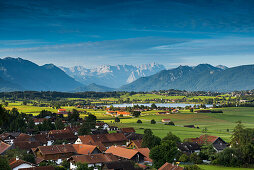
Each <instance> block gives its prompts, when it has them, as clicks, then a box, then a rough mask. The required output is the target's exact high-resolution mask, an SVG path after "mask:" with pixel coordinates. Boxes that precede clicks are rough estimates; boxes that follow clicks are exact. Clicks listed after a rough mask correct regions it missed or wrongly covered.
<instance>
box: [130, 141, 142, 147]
mask: <svg viewBox="0 0 254 170" xmlns="http://www.w3.org/2000/svg"><path fill="white" fill-rule="evenodd" d="M131 142H133V143H134V144H135V145H136V147H137V148H142V146H141V145H142V142H143V140H132V141H131ZM130 144H131V143H130ZM130 144H129V145H130Z"/></svg>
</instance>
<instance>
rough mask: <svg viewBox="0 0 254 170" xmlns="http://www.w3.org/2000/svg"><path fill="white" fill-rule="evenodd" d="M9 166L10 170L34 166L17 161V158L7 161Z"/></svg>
mask: <svg viewBox="0 0 254 170" xmlns="http://www.w3.org/2000/svg"><path fill="white" fill-rule="evenodd" d="M9 165H10V168H11V169H12V170H18V169H21V168H32V167H35V165H33V164H32V163H30V162H26V161H23V160H21V159H19V158H18V157H16V158H14V159H11V160H10V161H9Z"/></svg>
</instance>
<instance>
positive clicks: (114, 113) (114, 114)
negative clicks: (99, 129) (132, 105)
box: [106, 111, 131, 117]
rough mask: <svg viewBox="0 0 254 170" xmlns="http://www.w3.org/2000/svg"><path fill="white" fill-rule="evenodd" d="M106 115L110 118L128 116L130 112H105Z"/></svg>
mask: <svg viewBox="0 0 254 170" xmlns="http://www.w3.org/2000/svg"><path fill="white" fill-rule="evenodd" d="M106 114H109V115H111V116H114V117H117V116H120V115H122V116H130V115H131V113H130V112H124V111H107V112H106Z"/></svg>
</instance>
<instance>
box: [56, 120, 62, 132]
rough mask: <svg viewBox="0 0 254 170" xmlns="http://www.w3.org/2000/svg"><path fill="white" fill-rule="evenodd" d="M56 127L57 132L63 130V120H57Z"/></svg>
mask: <svg viewBox="0 0 254 170" xmlns="http://www.w3.org/2000/svg"><path fill="white" fill-rule="evenodd" d="M55 126H56V129H57V130H61V129H63V128H64V123H63V120H62V119H61V118H57V119H56V121H55Z"/></svg>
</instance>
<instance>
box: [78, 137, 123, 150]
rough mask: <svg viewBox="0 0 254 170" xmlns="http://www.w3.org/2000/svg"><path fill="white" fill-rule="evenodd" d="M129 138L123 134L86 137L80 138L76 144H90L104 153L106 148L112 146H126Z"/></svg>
mask: <svg viewBox="0 0 254 170" xmlns="http://www.w3.org/2000/svg"><path fill="white" fill-rule="evenodd" d="M126 142H127V138H126V137H125V136H124V134H123V133H110V134H98V135H84V136H79V137H78V139H77V140H76V142H75V144H89V145H96V146H98V147H99V149H101V150H102V151H105V150H106V147H109V146H112V145H125V144H126Z"/></svg>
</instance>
